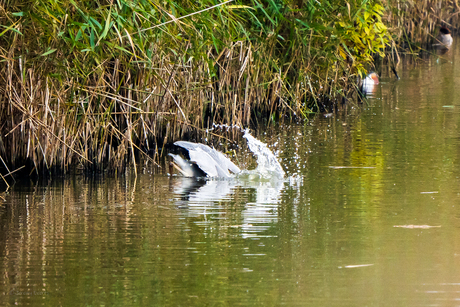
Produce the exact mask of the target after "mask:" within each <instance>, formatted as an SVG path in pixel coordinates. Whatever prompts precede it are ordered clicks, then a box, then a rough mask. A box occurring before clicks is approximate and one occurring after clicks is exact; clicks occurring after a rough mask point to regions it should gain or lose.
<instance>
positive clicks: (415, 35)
mask: <svg viewBox="0 0 460 307" xmlns="http://www.w3.org/2000/svg"><path fill="white" fill-rule="evenodd" d="M382 3H383V5H384V6H385V8H386V11H385V17H384V18H383V20H384V22H385V24H386V25H388V27H389V31H390V32H391V34H392V37H393V39H394V41H395V42H396V44H397V45H398V49H399V50H404V51H408V52H411V53H418V52H420V51H421V50H425V49H426V48H427V47H428V46H429V44H432V43H436V42H437V41H436V36H437V35H438V33H439V29H440V28H441V27H447V28H449V29H450V30H451V31H452V32H454V33H458V30H457V29H458V27H459V16H458V15H459V14H460V6H459V3H458V0H417V1H412V0H382Z"/></svg>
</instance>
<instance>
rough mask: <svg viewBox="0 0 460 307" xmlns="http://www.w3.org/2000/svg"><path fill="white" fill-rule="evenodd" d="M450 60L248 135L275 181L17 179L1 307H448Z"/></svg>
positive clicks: (453, 73)
mask: <svg viewBox="0 0 460 307" xmlns="http://www.w3.org/2000/svg"><path fill="white" fill-rule="evenodd" d="M459 52H460V48H458V46H454V47H453V48H452V49H451V50H449V52H448V53H446V54H445V55H443V56H442V57H440V58H435V57H431V58H428V59H426V60H425V61H424V62H422V63H421V64H420V65H417V66H411V65H408V64H407V63H405V62H404V63H402V67H401V69H400V71H399V73H400V77H401V79H400V80H399V81H396V80H395V79H394V78H393V76H392V75H390V73H385V71H384V72H383V73H382V76H381V83H380V85H379V87H378V88H377V89H376V91H375V93H374V97H373V98H370V99H369V100H368V101H367V102H365V103H363V105H362V106H359V107H350V108H348V109H347V110H346V112H344V113H338V114H335V115H334V116H331V117H324V116H318V117H316V118H314V119H312V120H311V121H310V122H308V123H304V124H292V125H282V126H278V127H266V128H264V129H261V130H260V131H256V132H255V133H254V136H255V137H256V138H257V139H259V140H261V141H262V142H264V143H266V144H269V148H270V149H271V150H272V151H274V152H277V153H278V154H277V156H278V157H279V160H280V163H281V165H282V168H283V169H284V171H285V173H286V175H285V179H284V180H272V181H271V180H267V179H266V178H265V179H264V178H263V177H261V178H259V179H257V178H258V177H257V176H251V172H249V173H247V174H245V176H246V177H245V176H239V177H237V178H232V179H231V180H208V181H196V180H195V179H187V178H181V177H171V178H170V177H168V176H166V175H152V173H150V172H149V169H145V170H144V172H143V174H142V175H141V176H140V177H139V178H137V180H135V179H134V178H132V177H131V176H130V175H129V174H126V175H124V176H122V177H120V178H105V179H101V180H88V179H84V178H81V177H76V178H68V179H65V180H56V181H51V182H49V183H40V184H30V185H29V184H28V183H25V182H21V183H19V184H17V185H16V186H15V187H13V188H12V189H11V191H10V192H9V194H8V195H6V196H5V199H6V201H5V202H3V203H2V205H1V206H0V296H1V298H0V300H1V302H2V305H5V306H12V305H20V306H22V305H39V306H40V305H41V306H55V305H57V306H81V305H120V306H130V305H148V306H150V305H154V306H206V305H228V306H234V305H253V306H273V305H276V306H277V305H288V306H292V305H300V306H375V305H377V306H455V305H456V304H457V303H458V301H459V299H460V280H459V276H460V274H459V273H460V267H459V266H458V261H459V260H460V258H459V257H460V245H459V244H457V242H460V231H459V230H460V228H459V225H460V188H459V187H460V136H459V129H458V128H459V123H460V91H459V90H458V88H459V87H458V82H460V67H459V65H458V64H457V63H456V58H458V57H459ZM245 150H246V151H245ZM238 160H239V163H240V165H242V166H244V169H255V168H256V167H257V164H256V163H255V162H254V160H255V158H254V157H253V156H252V155H251V154H250V153H249V151H247V149H245V148H244V147H241V148H239V152H238ZM252 175H254V173H252Z"/></svg>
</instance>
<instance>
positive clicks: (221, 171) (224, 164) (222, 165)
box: [174, 141, 241, 177]
mask: <svg viewBox="0 0 460 307" xmlns="http://www.w3.org/2000/svg"><path fill="white" fill-rule="evenodd" d="M174 144H175V145H177V146H180V147H182V148H184V149H187V150H188V152H189V155H190V160H191V161H193V162H195V163H196V164H197V165H198V166H199V167H200V168H201V169H202V170H203V171H205V172H206V173H208V171H206V170H205V169H209V170H210V171H211V170H212V171H211V172H212V173H213V174H216V173H217V175H211V174H210V173H208V175H209V176H214V177H215V176H220V177H229V176H230V174H229V173H228V170H230V171H231V172H232V173H239V172H241V170H240V168H239V167H238V166H236V165H235V164H234V163H233V162H232V161H230V160H229V159H228V158H227V157H226V156H225V155H224V154H223V153H221V152H219V151H217V150H215V149H213V148H211V147H209V146H207V145H204V144H200V143H192V142H187V141H177V142H175V143H174ZM204 154H206V156H204ZM201 155H203V156H201ZM192 156H193V158H192ZM211 165H212V167H211Z"/></svg>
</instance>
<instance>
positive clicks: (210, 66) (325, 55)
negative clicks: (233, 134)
mask: <svg viewBox="0 0 460 307" xmlns="http://www.w3.org/2000/svg"><path fill="white" fill-rule="evenodd" d="M0 12H1V13H0V24H1V25H2V30H1V32H0V68H1V73H0V116H1V118H2V119H3V120H2V122H3V124H2V126H1V128H0V132H1V136H0V157H1V158H2V161H3V162H2V164H3V166H4V167H5V169H7V171H9V170H14V169H17V168H19V167H22V166H24V165H25V166H27V167H28V168H29V169H32V170H35V171H36V172H39V171H41V170H50V169H56V170H58V171H67V170H69V169H70V168H71V167H72V166H75V165H77V166H81V167H82V168H84V169H87V170H97V171H100V170H103V169H121V168H122V167H124V166H125V165H126V163H127V162H133V163H136V162H137V161H138V160H139V155H143V156H146V157H147V156H149V159H151V158H152V157H153V158H156V157H157V156H158V155H159V154H160V150H161V147H162V144H164V143H165V142H168V141H170V140H172V139H176V138H181V137H183V136H184V135H186V134H188V133H196V132H197V131H198V132H199V131H203V129H205V128H207V127H209V126H210V125H211V124H212V123H225V124H234V125H239V126H247V125H249V124H250V123H251V122H252V121H253V120H256V119H257V118H261V117H265V118H274V117H275V116H282V115H283V114H286V113H290V114H294V113H295V114H296V115H297V116H306V115H307V114H308V113H310V112H312V111H314V110H316V109H328V108H331V106H332V105H333V104H334V103H335V102H338V101H342V100H343V99H346V98H347V97H351V96H353V95H355V94H354V93H355V88H356V84H355V83H356V77H357V76H358V75H363V74H364V73H365V71H366V68H369V67H370V65H372V55H373V54H376V53H380V54H382V55H383V51H384V48H385V46H386V44H387V42H388V38H387V31H386V27H385V25H384V24H383V22H382V19H381V18H382V16H383V14H384V11H383V7H382V6H381V4H380V1H378V0H349V1H347V2H343V1H339V0H329V1H305V2H303V1H283V2H282V1H269V2H259V1H258V0H241V1H237V0H233V1H232V0H230V1H227V2H223V3H219V4H218V3H216V2H214V1H209V0H207V1H199V2H196V1H188V0H180V1H172V0H166V1H163V2H152V1H149V0H139V1H125V0H96V1H94V0H82V1H75V0H69V1H55V0H36V1H22V0H3V1H0ZM7 171H4V172H3V173H5V172H7Z"/></svg>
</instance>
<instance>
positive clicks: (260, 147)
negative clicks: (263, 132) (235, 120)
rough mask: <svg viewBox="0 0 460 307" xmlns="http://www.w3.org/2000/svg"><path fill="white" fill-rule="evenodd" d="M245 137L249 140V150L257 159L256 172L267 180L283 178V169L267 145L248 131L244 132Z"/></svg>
mask: <svg viewBox="0 0 460 307" xmlns="http://www.w3.org/2000/svg"><path fill="white" fill-rule="evenodd" d="M243 137H244V138H245V139H246V140H247V142H248V147H249V149H250V150H251V151H252V152H253V153H254V155H255V156H256V158H257V168H256V169H255V172H256V173H258V174H260V175H261V176H262V177H265V178H270V177H272V176H276V177H278V178H283V177H284V171H283V168H282V167H281V165H280V163H279V162H278V160H277V159H276V157H275V155H274V154H273V153H272V151H271V150H270V149H269V148H268V147H267V144H265V143H262V142H261V141H259V140H258V139H256V138H255V137H253V136H252V135H251V134H250V133H249V130H247V129H246V130H245V131H244V135H243Z"/></svg>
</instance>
